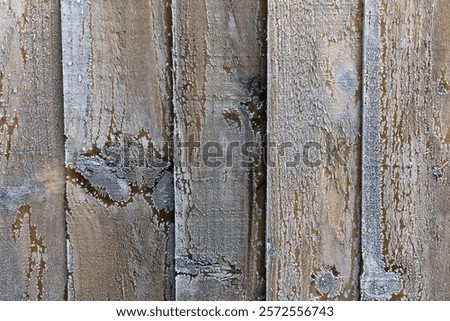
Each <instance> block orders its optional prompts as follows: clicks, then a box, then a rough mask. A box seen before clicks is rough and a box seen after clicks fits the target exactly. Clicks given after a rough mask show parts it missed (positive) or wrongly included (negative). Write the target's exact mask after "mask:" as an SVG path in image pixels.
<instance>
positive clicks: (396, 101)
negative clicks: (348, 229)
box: [361, 0, 450, 300]
mask: <svg viewBox="0 0 450 321" xmlns="http://www.w3.org/2000/svg"><path fill="white" fill-rule="evenodd" d="M365 8H366V9H365V36H364V48H365V49H364V55H365V57H364V60H365V64H364V65H365V67H364V82H365V84H364V159H363V205H362V208H363V232H362V239H363V242H362V245H363V247H362V250H363V258H364V274H363V276H362V284H361V286H362V298H363V299H366V300H388V299H392V300H400V299H401V300H449V299H450V269H449V267H450V265H449V262H450V250H449V249H450V217H449V208H450V198H449V190H450V171H449V168H448V161H449V147H450V130H449V128H450V116H449V113H448V112H449V107H450V94H449V91H450V69H449V67H450V42H449V40H450V1H448V0H437V1H419V0H414V1H399V2H395V3H394V2H392V1H391V2H389V1H385V0H383V1H378V0H373V1H372V0H369V1H365Z"/></svg>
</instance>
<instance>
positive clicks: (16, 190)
mask: <svg viewBox="0 0 450 321" xmlns="http://www.w3.org/2000/svg"><path fill="white" fill-rule="evenodd" d="M60 48H61V43H60V19H59V1H55V0H49V1H26V0H23V1H9V2H8V1H1V2H0V300H62V299H63V298H64V293H65V288H66V255H65V226H64V152H63V149H64V140H63V111H62V85H61V81H62V79H61V64H60V61H61V49H60Z"/></svg>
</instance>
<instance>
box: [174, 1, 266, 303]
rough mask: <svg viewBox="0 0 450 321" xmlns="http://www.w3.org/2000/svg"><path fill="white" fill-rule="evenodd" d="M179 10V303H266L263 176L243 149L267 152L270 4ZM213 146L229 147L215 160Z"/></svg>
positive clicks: (211, 4)
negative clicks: (256, 146) (253, 146)
mask: <svg viewBox="0 0 450 321" xmlns="http://www.w3.org/2000/svg"><path fill="white" fill-rule="evenodd" d="M173 8H174V9H173V10H174V12H173V17H174V19H173V21H174V27H173V29H174V66H175V85H174V87H175V119H176V123H175V138H176V140H175V142H176V145H175V146H176V148H175V193H176V194H175V195H176V198H175V199H176V205H175V221H176V224H175V225H176V232H175V234H176V255H175V258H176V263H175V264H176V274H177V275H176V298H177V299H179V300H257V299H262V298H264V279H265V270H264V229H265V224H264V212H265V208H264V207H265V206H264V203H265V170H264V166H263V165H262V163H259V164H257V162H253V163H252V162H247V161H251V159H250V158H249V157H248V155H243V153H240V151H239V148H240V147H242V145H243V144H244V143H245V142H253V143H257V144H259V145H260V147H261V146H262V144H261V142H262V140H263V135H264V133H265V116H264V115H265V82H266V79H265V75H266V69H265V23H266V22H265V20H264V19H265V16H266V3H265V1H263V0H261V1H260V0H251V1H241V0H229V1H204V0H175V1H174V3H173ZM232 142H234V144H232V145H229V144H230V143H232ZM208 143H210V144H212V145H211V146H210V147H211V148H210V150H209V151H210V152H211V155H212V154H214V153H216V152H218V150H219V149H220V148H223V153H220V152H219V155H220V156H219V157H211V158H210V159H209V160H210V162H211V163H208V162H207V161H205V160H207V157H206V158H205V156H208V154H204V153H203V152H202V151H207V150H206V149H205V148H204V147H205V145H206V147H207V144H208ZM189 145H190V146H191V148H189V147H188V146H189ZM214 145H215V146H216V147H214ZM199 146H201V147H202V148H200V147H199ZM227 146H228V147H229V148H230V147H232V146H234V152H233V156H231V152H230V149H228V151H229V152H228V155H227ZM246 146H247V145H246ZM247 147H248V146H247ZM244 149H245V148H244ZM253 151H255V150H253ZM255 153H256V154H255V156H256V157H255V158H256V159H258V158H259V160H261V157H260V156H261V155H262V154H263V152H262V151H261V150H257V151H255ZM241 162H246V165H248V164H249V163H251V164H250V166H243V165H242V164H241ZM196 163H198V164H196Z"/></svg>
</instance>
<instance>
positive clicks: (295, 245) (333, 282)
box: [267, 0, 362, 300]
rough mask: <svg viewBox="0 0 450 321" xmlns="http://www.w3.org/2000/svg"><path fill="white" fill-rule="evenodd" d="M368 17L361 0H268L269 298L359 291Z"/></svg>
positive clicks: (353, 296) (336, 296)
mask: <svg viewBox="0 0 450 321" xmlns="http://www.w3.org/2000/svg"><path fill="white" fill-rule="evenodd" d="M361 18H362V8H361V4H360V1H352V0H347V1H339V2H335V1H331V2H330V1H303V0H296V1H292V0H281V1H275V0H271V1H269V23H268V26H269V27H268V28H269V29H268V33H269V36H268V39H269V43H268V54H269V57H268V66H269V67H268V69H269V70H268V133H269V135H270V141H269V142H268V146H269V163H272V164H271V166H269V167H268V186H267V189H268V193H267V194H268V202H267V213H268V216H267V220H268V224H267V225H268V228H267V234H268V235H267V242H268V244H267V269H268V271H267V274H268V277H267V278H268V279H267V298H268V299H269V300H310V299H313V300H325V299H328V300H335V299H340V300H349V299H357V298H358V295H359V291H358V283H359V280H358V274H359V261H360V260H359V222H360V208H359V197H360V174H359V166H360V152H361V149H360V94H361V92H360V74H361V63H360V60H361V45H360V43H361V36H360V34H361V26H362V19H361ZM269 165H270V164H269Z"/></svg>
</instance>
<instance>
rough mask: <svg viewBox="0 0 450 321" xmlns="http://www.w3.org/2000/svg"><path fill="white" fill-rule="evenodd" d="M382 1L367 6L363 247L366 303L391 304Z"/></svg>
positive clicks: (394, 284) (393, 282)
mask: <svg viewBox="0 0 450 321" xmlns="http://www.w3.org/2000/svg"><path fill="white" fill-rule="evenodd" d="M378 9H379V1H366V2H365V3H364V39H363V43H364V45H363V48H364V49H363V97H364V100H363V135H362V137H363V144H362V145H363V147H362V200H361V206H362V213H361V219H362V223H361V238H362V239H361V244H362V256H363V267H364V269H363V271H364V272H363V275H362V276H361V298H362V299H363V300H388V299H390V298H391V297H392V295H393V294H395V293H398V292H399V291H400V289H401V281H400V278H399V276H398V275H397V274H396V273H395V272H392V271H388V272H386V271H385V265H384V263H383V260H382V255H381V247H382V246H381V237H382V235H381V231H382V228H383V227H382V222H381V184H382V179H381V170H380V167H381V162H380V159H381V153H380V151H381V149H380V144H381V139H380V137H381V136H380V134H381V117H382V115H381V111H380V93H381V90H380V81H381V79H380V64H379V59H380V53H381V48H380V46H379V44H380V16H379V10H378Z"/></svg>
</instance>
